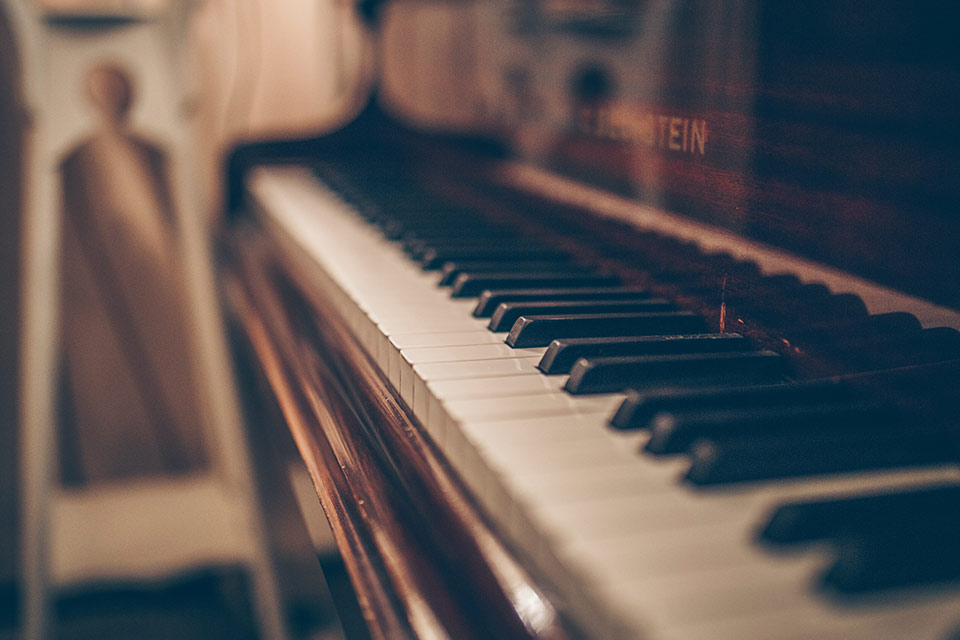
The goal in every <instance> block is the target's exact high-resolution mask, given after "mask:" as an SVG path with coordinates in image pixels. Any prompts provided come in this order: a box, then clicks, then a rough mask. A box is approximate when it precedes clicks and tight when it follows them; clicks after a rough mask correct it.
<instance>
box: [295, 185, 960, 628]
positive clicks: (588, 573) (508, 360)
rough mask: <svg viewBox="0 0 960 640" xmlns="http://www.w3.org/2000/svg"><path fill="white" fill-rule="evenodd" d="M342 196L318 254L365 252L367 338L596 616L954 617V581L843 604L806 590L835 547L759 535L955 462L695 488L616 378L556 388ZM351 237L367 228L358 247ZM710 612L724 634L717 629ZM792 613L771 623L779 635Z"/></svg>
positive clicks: (823, 623)
mask: <svg viewBox="0 0 960 640" xmlns="http://www.w3.org/2000/svg"><path fill="white" fill-rule="evenodd" d="M294 181H295V182H296V179H295V180H294ZM308 190H309V189H308ZM336 207H337V203H336V202H333V203H331V211H333V213H331V214H330V215H329V218H331V220H325V221H324V222H325V225H324V228H326V229H329V230H330V235H331V236H334V234H335V233H336V234H340V231H341V230H336V231H334V229H333V228H332V227H335V226H343V227H346V228H347V233H346V236H344V235H342V234H341V235H340V236H339V238H337V239H336V240H330V239H328V242H327V243H326V244H327V245H332V246H324V247H320V246H313V247H312V248H310V249H309V253H311V255H316V256H317V257H318V259H320V260H322V259H325V258H323V256H326V257H327V258H329V260H330V261H331V262H336V263H337V264H338V265H343V264H345V263H344V262H343V260H347V262H348V263H349V262H352V263H353V264H352V265H350V266H348V267H346V268H345V271H341V272H340V273H339V275H338V274H337V271H338V269H339V267H338V268H334V269H333V270H332V272H331V271H330V270H329V269H328V273H331V278H332V279H333V280H334V281H335V282H336V285H337V286H338V287H339V288H341V289H342V290H343V292H344V294H345V297H348V298H349V299H350V300H351V301H352V302H353V304H354V308H353V309H347V310H346V313H347V315H348V316H350V315H352V316H353V317H352V319H351V325H352V326H353V327H354V330H356V331H358V335H361V336H364V332H366V333H365V337H362V341H363V342H364V344H365V345H366V346H367V348H368V350H370V352H371V354H372V355H373V356H374V358H375V360H376V361H377V362H378V364H379V365H380V366H381V368H382V369H383V371H384V373H385V374H386V375H387V376H388V378H389V379H390V380H391V382H393V384H394V385H395V386H396V387H397V388H398V389H399V390H400V391H401V395H402V397H403V398H404V400H406V401H407V403H408V404H409V405H410V406H411V408H412V409H413V410H414V412H415V414H416V415H417V417H418V418H419V419H420V420H421V422H422V423H423V424H424V425H425V426H426V428H427V430H428V431H429V432H430V434H431V436H432V437H433V438H434V440H435V441H436V442H437V444H438V445H439V446H440V447H441V448H442V449H443V450H444V452H445V454H446V456H447V458H448V459H449V460H450V461H451V463H452V464H453V466H454V467H455V468H456V469H457V470H458V472H459V474H460V475H461V477H462V478H463V479H464V481H465V482H466V483H467V485H468V486H469V487H470V488H471V490H472V491H473V492H474V494H475V495H476V496H477V498H478V499H479V501H480V502H481V503H482V504H483V505H484V506H485V507H486V510H487V511H488V513H490V514H491V516H492V517H493V518H494V520H495V521H496V522H497V524H498V526H499V527H500V528H501V529H502V530H503V531H504V532H506V533H507V534H508V535H509V537H510V538H511V540H513V541H514V544H515V545H516V546H517V547H519V548H520V549H521V551H522V552H523V553H524V554H525V555H527V556H528V557H529V558H531V559H532V560H533V562H534V564H535V565H536V566H537V567H538V568H539V570H540V571H541V572H542V573H545V574H546V575H547V576H548V577H549V578H550V579H551V581H552V582H554V584H555V586H559V587H560V589H561V591H562V595H563V596H564V597H565V598H566V599H567V600H568V601H569V602H571V603H572V606H573V608H574V609H575V610H576V609H578V608H580V611H579V612H578V613H580V614H581V616H580V617H581V621H582V620H583V619H585V618H587V617H589V616H591V615H593V614H592V613H591V612H596V611H598V610H601V611H603V610H605V611H607V612H608V613H609V615H610V616H611V620H609V621H599V622H598V623H597V624H598V628H601V629H623V628H624V627H623V623H624V622H626V625H627V628H634V629H644V630H645V631H646V632H647V633H649V634H650V635H651V637H664V638H669V637H687V634H689V636H690V637H697V634H701V636H702V637H750V636H751V635H753V636H754V637H765V636H764V635H763V630H765V629H767V630H773V629H775V627H774V626H772V625H775V624H776V623H777V621H779V620H801V619H802V618H803V617H804V616H806V617H808V618H812V619H813V620H814V621H815V624H814V623H810V624H809V625H808V628H809V629H813V630H816V634H813V631H811V632H810V633H809V634H808V635H803V634H807V633H808V632H806V631H801V629H802V628H803V627H802V625H799V624H794V625H793V626H787V627H786V629H790V630H796V633H797V634H798V635H797V637H867V636H853V635H849V633H850V628H851V625H853V626H854V627H856V628H861V627H862V628H865V629H871V630H878V631H882V630H883V629H886V628H890V629H896V628H898V627H897V625H896V624H890V625H888V626H884V625H882V624H880V623H879V622H877V621H879V620H887V619H889V618H890V616H891V615H896V614H893V613H891V611H893V610H899V611H901V613H902V614H903V615H904V616H906V617H910V616H912V615H914V613H913V609H910V608H909V607H910V606H914V607H916V608H918V609H917V610H918V611H919V610H922V611H925V612H927V613H929V614H930V615H929V616H927V618H925V619H930V620H932V619H940V618H944V619H945V620H946V619H947V618H949V616H948V615H947V614H946V612H945V608H946V607H949V606H950V604H951V603H952V604H953V606H956V602H955V601H953V600H951V599H950V596H949V595H947V596H944V597H942V598H941V600H942V602H938V601H937V599H936V598H934V599H923V600H922V601H920V602H918V603H913V604H910V605H909V606H907V605H904V606H901V607H890V606H889V605H888V606H887V607H884V608H881V607H873V608H872V609H870V608H869V607H865V608H860V609H858V610H856V611H850V610H846V611H834V610H831V609H830V607H829V605H827V604H825V603H824V602H823V601H821V600H819V599H818V598H817V597H816V596H815V595H812V594H810V593H809V582H810V576H811V575H812V574H814V573H815V572H816V570H818V569H819V568H820V566H821V565H822V563H823V561H824V559H823V558H822V557H818V556H816V555H809V554H808V555H805V556H803V557H799V558H788V559H784V558H780V557H777V556H770V555H767V554H765V553H763V552H762V551H760V550H758V549H755V548H754V547H753V546H752V545H751V541H750V539H749V538H750V533H751V531H752V527H754V526H756V523H757V522H759V521H761V520H762V519H763V517H764V515H765V514H766V512H767V511H768V510H769V509H770V508H772V506H773V505H775V504H776V503H777V502H779V501H781V500H785V499H789V498H790V497H792V496H801V497H803V496H815V495H825V494H830V493H833V492H843V491H856V490H859V489H869V488H876V487H896V486H903V485H909V484H913V483H922V482H925V481H933V480H944V479H947V480H950V479H954V480H955V479H957V474H956V471H955V470H953V469H937V470H933V471H928V472H918V473H900V474H870V475H865V476H851V477H850V478H839V479H836V480H835V481H831V482H828V483H825V482H823V481H799V482H786V483H780V484H776V485H769V486H766V487H763V488H760V489H745V490H734V491H725V492H707V493H704V494H698V493H695V492H691V490H690V489H688V488H686V487H683V486H682V485H679V484H678V483H677V479H678V476H679V475H680V474H681V473H682V472H683V470H684V467H685V463H684V462H683V460H682V459H681V458H672V459H666V460H663V459H657V458H652V457H649V456H640V455H638V453H637V450H638V449H639V447H640V445H641V444H642V440H643V438H644V436H642V435H639V436H638V435H635V434H621V433H618V432H613V431H611V430H609V429H608V428H607V427H606V423H607V419H608V417H609V415H610V412H611V411H612V409H613V408H614V407H615V406H616V405H617V404H618V403H619V401H620V398H621V396H620V395H619V394H609V395H605V396H599V397H592V396H587V397H572V396H569V395H567V394H565V393H558V392H557V391H556V389H557V387H558V385H559V384H560V382H561V381H562V380H563V379H564V377H546V376H542V375H541V374H540V373H539V371H537V370H536V369H535V363H536V361H537V360H538V359H539V356H540V355H542V351H543V350H542V349H539V350H514V349H510V348H509V347H507V346H506V345H504V344H503V343H502V340H503V337H504V336H503V334H495V333H491V332H489V331H487V330H486V328H485V324H486V322H485V321H481V320H476V319H474V318H472V317H470V314H469V309H470V307H472V305H473V301H455V300H451V299H449V298H448V297H447V292H446V291H445V290H442V289H437V288H436V287H435V286H434V281H435V276H433V275H431V274H424V273H423V272H421V271H419V270H418V269H417V268H416V267H415V265H413V264H412V263H411V262H410V261H408V260H407V259H406V257H405V256H403V254H402V252H400V251H399V250H398V249H397V248H396V246H395V245H391V244H390V243H388V242H386V241H384V240H383V239H382V238H381V237H379V235H378V234H377V233H376V232H375V231H373V230H371V229H369V228H366V227H364V226H363V224H362V223H361V222H360V221H359V220H357V219H356V218H354V217H353V216H352V214H350V213H349V212H345V211H343V210H342V205H341V210H340V211H336ZM290 231H291V230H289V229H288V232H290ZM294 237H298V238H299V236H298V235H296V232H294ZM344 237H347V238H350V237H353V238H354V240H355V242H353V243H352V244H351V245H350V247H349V249H348V248H347V246H348V245H347V243H346V242H345V241H344ZM300 240H301V241H303V238H300ZM305 244H306V243H305ZM374 247H376V249H375V250H374ZM338 252H339V253H344V254H347V255H344V256H337V255H335V254H337V253H338ZM371 253H376V254H377V258H376V259H375V260H371V259H369V258H370V255H369V254H371ZM365 254H366V257H364V258H363V259H357V256H358V255H359V256H364V255H365ZM425 316H429V317H430V318H429V320H427V321H424V317H425ZM638 576H643V577H642V579H641V578H639V577H638ZM575 612H577V611H575ZM939 613H943V615H941V616H940V618H938V617H937V616H938V615H939ZM931 624H932V623H931ZM875 627H876V629H875ZM712 629H717V630H718V634H719V633H720V632H721V630H722V632H723V633H724V634H726V635H725V636H721V635H717V636H713V635H711V634H710V631H711V630H712ZM783 629H784V628H783V627H780V628H779V629H777V633H776V634H774V633H772V634H771V636H770V637H781V636H780V635H777V634H779V633H781V632H783ZM758 631H759V633H758ZM791 632H793V631H791ZM677 634H679V635H677ZM845 634H847V635H845ZM783 637H787V636H783ZM873 637H878V638H883V637H891V638H892V637H895V636H893V635H890V634H887V635H886V636H884V635H879V634H878V635H876V636H873ZM916 637H927V636H923V635H918V636H916ZM930 637H935V636H930Z"/></svg>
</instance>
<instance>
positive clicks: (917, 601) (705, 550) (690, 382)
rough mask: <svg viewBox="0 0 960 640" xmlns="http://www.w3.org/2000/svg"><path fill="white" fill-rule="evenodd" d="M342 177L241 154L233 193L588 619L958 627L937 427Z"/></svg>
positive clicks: (917, 633) (534, 565)
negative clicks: (245, 168) (400, 218)
mask: <svg viewBox="0 0 960 640" xmlns="http://www.w3.org/2000/svg"><path fill="white" fill-rule="evenodd" d="M334 178H336V176H334ZM337 182H338V181H337V180H336V179H334V180H333V186H334V187H340V188H341V189H342V190H343V194H341V193H338V192H337V191H336V190H335V189H333V188H331V187H330V186H328V185H326V184H324V183H322V182H320V181H319V180H318V179H317V178H316V177H315V176H314V175H313V174H312V173H311V172H310V171H308V170H306V169H304V168H269V169H258V170H256V171H255V172H254V173H253V174H252V175H251V177H250V178H249V180H248V191H249V193H250V196H251V198H252V202H253V203H254V204H255V208H256V209H257V210H258V211H259V212H260V219H261V223H262V224H263V226H264V227H265V228H266V229H267V230H268V232H270V233H271V235H272V236H273V237H274V238H275V240H276V242H278V243H279V244H280V245H281V246H282V247H283V248H284V250H285V251H287V252H288V253H289V255H290V256H291V257H292V258H293V259H295V260H297V261H298V262H300V263H301V264H302V266H303V267H304V268H306V269H309V270H310V272H311V273H314V274H315V275H316V284H317V286H318V287H320V288H321V289H322V290H323V291H324V293H325V294H326V296H327V297H328V299H329V300H330V301H331V303H332V304H334V305H335V306H336V308H337V309H338V310H339V312H340V313H341V314H342V315H343V317H344V319H345V320H346V321H347V322H348V324H349V325H350V327H351V328H352V330H353V331H354V333H355V335H356V337H357V338H358V340H359V341H360V342H361V343H362V344H363V346H364V347H365V349H366V350H367V352H368V354H369V355H370V357H371V358H372V359H373V360H374V361H375V362H376V364H377V365H378V366H379V368H380V369H381V371H382V372H383V374H384V376H385V377H386V378H387V379H388V380H389V381H390V382H391V383H392V384H393V386H394V387H395V389H396V390H397V392H398V394H399V395H400V396H401V397H402V399H403V400H404V401H405V402H406V403H407V405H408V406H409V407H410V409H411V411H412V413H413V414H414V415H415V417H416V418H417V419H418V420H419V422H420V424H421V425H422V426H423V428H424V430H425V431H426V432H427V433H428V434H429V436H430V438H431V439H432V441H433V442H434V443H435V444H436V446H437V447H438V449H439V450H440V451H441V452H442V453H443V454H444V456H445V457H446V458H447V460H448V461H449V462H450V464H451V466H452V467H453V468H454V469H455V470H456V472H457V474H458V475H459V476H460V478H461V479H462V481H463V482H464V484H465V485H466V486H467V487H468V488H469V490H470V491H471V493H472V494H473V496H474V497H475V499H476V501H477V502H478V503H479V505H480V506H481V508H482V509H483V510H484V512H485V513H486V514H487V516H488V517H489V518H490V520H491V521H492V523H493V525H494V526H495V528H496V529H497V530H498V531H499V532H500V533H501V534H502V535H503V536H504V537H505V539H506V540H507V541H508V543H509V544H510V546H511V547H512V548H513V549H514V550H515V551H516V552H517V554H518V555H519V556H520V557H521V558H523V559H524V561H525V562H527V563H528V564H529V566H530V567H531V571H532V572H533V573H534V574H535V575H536V576H538V578H539V579H541V580H542V581H544V583H545V584H546V585H548V586H549V588H550V590H551V591H553V592H555V593H556V594H557V595H558V597H559V600H560V602H561V603H562V606H563V609H564V610H565V611H566V612H567V613H568V614H569V615H570V617H571V618H572V620H573V622H574V624H575V626H576V627H578V628H579V629H581V630H583V631H584V633H585V634H586V635H588V636H589V637H597V638H634V637H643V638H656V639H661V638H662V639H670V638H675V639H681V638H684V639H699V638H704V639H706V638H709V639H711V640H723V639H726V638H730V639H734V638H736V639H742V638H844V639H858V638H863V639H868V638H869V639H871V640H876V639H887V638H889V639H893V638H907V637H909V638H918V639H919V638H930V639H934V638H936V639H942V638H947V637H948V635H949V634H950V633H951V632H955V630H956V629H957V627H958V626H960V589H958V584H960V583H958V579H960V545H957V544H955V541H956V540H957V539H960V536H957V535H956V534H958V533H960V516H958V513H960V510H958V509H957V508H956V506H957V504H958V502H957V494H958V488H957V487H960V469H958V467H957V465H956V463H955V460H956V449H954V448H953V447H954V444H953V443H952V442H951V441H949V440H948V439H947V438H946V436H944V435H943V434H942V433H941V432H940V431H939V430H938V429H936V428H932V427H931V428H928V429H923V428H920V429H915V430H911V431H909V432H908V431H907V430H905V428H904V427H902V421H901V420H900V419H899V416H897V415H895V412H894V410H893V409H892V408H891V407H890V406H889V405H887V404H885V403H884V402H883V399H877V398H871V397H864V396H863V394H861V393H859V392H854V391H852V390H851V387H850V386H848V385H847V384H846V382H847V381H845V380H844V379H833V380H826V381H820V382H802V383H795V382H791V381H790V379H789V376H790V371H789V369H788V368H787V365H786V364H785V363H784V362H783V361H782V359H781V358H780V357H779V356H778V355H777V354H774V353H772V352H767V351H763V350H758V349H754V348H752V347H751V346H750V344H749V343H748V341H746V340H745V339H744V338H743V337H742V336H739V335H736V334H729V333H728V334H711V333H709V332H708V331H707V327H706V326H705V325H704V323H703V321H702V320H701V319H700V318H699V316H696V315H694V314H689V313H686V312H685V311H683V310H682V309H679V308H677V307H675V306H674V305H673V304H672V303H671V302H670V301H667V300H662V299H658V298H656V297H655V296H652V295H650V294H648V293H647V292H645V291H643V290H642V289H640V288H637V287H634V286H631V285H627V284H624V283H622V282H620V281H619V280H618V279H617V278H616V277H614V276H611V275H609V274H605V273H601V272H598V271H596V270H594V269H591V268H589V267H587V266H583V265H579V264H574V263H573V261H571V259H570V258H568V257H567V256H564V255H562V253H558V252H557V251H556V250H554V249H551V248H549V247H541V246H539V245H537V244H536V243H533V242H527V241H516V240H500V239H498V238H499V236H498V230H497V229H495V228H494V229H491V228H490V227H488V226H484V224H482V223H467V222H464V224H463V226H462V227H461V228H454V229H452V230H451V229H449V228H448V229H447V231H448V233H444V232H443V231H442V230H441V231H432V229H434V227H432V226H431V225H429V224H411V225H409V226H404V225H403V224H402V222H397V221H395V220H391V219H384V218H381V219H379V220H377V221H376V222H377V223H378V224H375V225H371V224H369V222H368V220H366V219H365V216H366V217H367V218H369V217H371V216H370V213H371V211H375V210H376V207H377V206H381V205H382V203H379V202H367V201H366V200H365V199H364V197H363V195H362V194H359V195H358V194H356V193H353V192H350V191H349V189H348V188H347V187H345V186H343V185H340V184H337ZM344 194H345V195H344ZM385 200H387V199H385ZM387 201H388V200H387ZM365 209H366V210H365ZM425 210H426V212H427V213H426V214H425V215H424V216H422V217H423V218H431V217H436V216H431V214H430V210H429V207H427V208H426V209H425ZM466 219H467V218H464V220H466ZM414 232H416V233H419V235H420V237H421V238H422V239H421V240H419V241H418V240H416V239H415V238H414V237H413V235H412V233H414ZM431 233H434V234H435V235H434V236H433V238H432V239H430V235H431ZM451 236H459V239H458V240H455V241H451V240H449V238H450V237H451ZM464 238H467V239H468V240H464ZM498 254H499V255H498ZM494 261H496V262H494ZM458 263H459V264H458ZM494 264H495V265H496V266H493V265H494ZM424 266H426V267H430V269H429V270H425V269H424V268H423V267H424ZM441 280H443V281H444V283H445V286H438V282H440V281H441ZM451 294H452V295H451ZM492 321H493V324H492V326H493V327H494V328H493V329H490V328H489V327H490V326H491V322H492ZM681 336H682V337H681ZM556 338H562V339H561V340H560V341H559V342H558V341H556V340H555V339H556ZM945 344H950V342H949V340H947V342H946V343H945ZM941 355H942V357H943V358H944V359H947V358H950V357H951V355H952V357H953V358H957V357H960V354H951V353H950V352H949V351H944V352H943V353H942V354H941ZM947 366H949V365H947ZM954 371H956V369H955V368H954ZM904 375H908V376H909V371H907V372H905V373H904ZM611 418H612V419H613V422H612V424H611ZM877 425H879V426H877ZM801 430H805V432H804V433H805V435H803V436H801V435H800V431H801ZM758 433H759V434H762V437H755V436H757V434H758ZM784 443H786V444H784ZM818 443H819V448H818V446H817V445H818ZM825 450H826V451H830V452H832V453H830V454H828V455H824V454H823V452H824V451H825ZM766 452H773V454H772V455H774V456H780V457H779V458H777V457H774V458H773V459H772V462H771V459H769V458H768V459H767V460H766V462H765V463H764V464H759V463H758V461H757V456H758V455H759V454H762V453H766ZM691 460H692V461H693V462H692V464H691ZM778 460H780V461H782V463H781V464H778ZM731 461H732V462H737V463H744V464H732V462H731ZM849 470H859V472H858V473H835V472H837V471H849ZM738 473H740V474H741V476H739V477H738V475H737V474H738ZM697 485H700V486H697ZM951 499H952V502H950V500H951ZM858 500H859V502H858ZM877 501H881V502H882V504H883V505H884V507H885V508H883V509H880V508H878V507H876V505H877V504H878V502H877ZM851 513H852V514H857V513H860V514H862V515H861V516H860V517H851V516H850V514H851ZM774 514H776V515H775V516H774ZM844 518H845V519H844ZM864 523H865V524H864ZM867 525H869V527H868V528H867ZM831 526H832V527H833V528H832V529H831ZM915 540H916V541H922V544H914V543H913V542H912V541H915ZM887 560H889V562H888V563H885V561H887Z"/></svg>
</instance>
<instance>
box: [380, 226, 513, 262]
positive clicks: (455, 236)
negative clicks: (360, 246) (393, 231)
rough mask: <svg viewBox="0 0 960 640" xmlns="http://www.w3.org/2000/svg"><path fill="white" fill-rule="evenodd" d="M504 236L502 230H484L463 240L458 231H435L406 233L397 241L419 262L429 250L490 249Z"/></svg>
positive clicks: (504, 233) (460, 232) (461, 234)
mask: <svg viewBox="0 0 960 640" xmlns="http://www.w3.org/2000/svg"><path fill="white" fill-rule="evenodd" d="M505 235H506V232H505V231H502V230H493V229H485V230H483V231H479V232H473V233H471V235H470V236H469V238H464V236H463V231H462V230H459V229H457V230H448V229H435V230H433V231H431V232H422V231H408V232H407V233H405V234H404V235H403V237H401V238H400V239H399V241H400V246H401V247H402V248H403V251H404V252H405V253H406V254H407V255H409V256H410V257H411V258H414V259H417V260H419V259H420V257H421V256H422V255H423V254H424V252H425V251H427V250H429V249H450V248H456V247H463V246H466V245H470V246H479V247H481V248H484V247H490V246H491V245H495V244H496V242H498V241H502V240H503V238H504V236H505ZM511 246H513V245H512V244H511Z"/></svg>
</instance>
